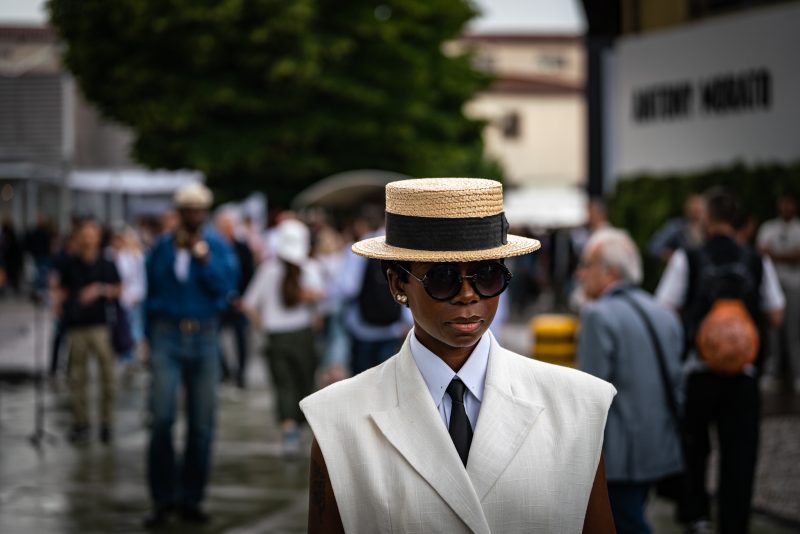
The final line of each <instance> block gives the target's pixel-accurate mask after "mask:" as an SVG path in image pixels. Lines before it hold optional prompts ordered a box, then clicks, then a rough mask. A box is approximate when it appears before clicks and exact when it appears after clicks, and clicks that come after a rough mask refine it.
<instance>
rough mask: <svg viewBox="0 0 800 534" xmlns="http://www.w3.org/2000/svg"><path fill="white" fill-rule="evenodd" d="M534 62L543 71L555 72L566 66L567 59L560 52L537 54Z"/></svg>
mask: <svg viewBox="0 0 800 534" xmlns="http://www.w3.org/2000/svg"><path fill="white" fill-rule="evenodd" d="M536 63H537V65H538V67H539V68H540V69H541V70H543V71H546V72H556V71H560V70H563V69H564V67H566V65H567V60H566V59H565V58H564V56H562V55H561V54H539V55H538V56H537V58H536Z"/></svg>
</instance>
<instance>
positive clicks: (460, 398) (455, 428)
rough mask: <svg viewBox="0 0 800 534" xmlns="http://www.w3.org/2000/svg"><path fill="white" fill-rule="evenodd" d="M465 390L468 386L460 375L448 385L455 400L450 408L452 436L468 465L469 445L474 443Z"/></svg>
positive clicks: (448, 389)
mask: <svg viewBox="0 0 800 534" xmlns="http://www.w3.org/2000/svg"><path fill="white" fill-rule="evenodd" d="M465 391H467V386H465V385H464V382H462V381H461V380H460V379H459V378H458V377H456V378H454V379H453V380H452V381H451V382H450V385H449V386H447V394H448V395H450V398H451V399H452V400H453V408H452V410H450V428H449V430H450V438H451V439H452V440H453V444H454V445H455V446H456V450H457V451H458V455H459V456H460V457H461V462H462V463H463V464H464V467H466V465H467V457H468V456H469V446H470V444H471V443H472V426H470V424H469V418H468V417H467V410H466V409H464V392H465Z"/></svg>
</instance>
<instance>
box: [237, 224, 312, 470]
mask: <svg viewBox="0 0 800 534" xmlns="http://www.w3.org/2000/svg"><path fill="white" fill-rule="evenodd" d="M275 232H276V238H277V239H276V241H277V246H276V256H277V257H275V258H271V259H269V260H267V261H266V262H265V263H263V264H262V265H261V266H260V267H259V269H258V271H257V272H256V275H255V278H254V279H253V281H252V282H251V283H250V286H249V287H248V289H247V292H246V293H245V296H244V306H245V308H246V309H248V310H249V311H251V312H254V313H255V315H257V317H258V321H255V324H259V325H261V329H262V330H263V331H264V333H265V334H266V338H267V339H266V353H265V354H266V359H267V364H268V366H269V369H270V373H271V375H272V380H273V383H274V387H275V391H276V395H277V405H278V418H279V420H280V422H281V430H282V431H283V447H284V452H285V453H286V454H294V453H296V452H297V451H298V447H299V432H298V424H299V423H301V422H303V421H304V420H305V419H304V417H303V414H302V412H301V411H300V409H299V407H298V402H299V401H300V399H302V398H303V397H305V396H306V395H308V394H310V393H311V392H312V391H313V390H314V373H315V371H316V367H317V354H316V347H315V344H314V339H315V338H314V334H313V331H312V326H313V323H314V319H315V314H316V310H315V303H316V302H318V301H319V300H321V299H322V298H323V297H324V293H323V287H324V284H323V278H322V275H321V273H320V270H319V268H318V265H317V264H316V262H315V261H314V260H312V259H311V258H309V256H308V255H309V247H310V239H309V231H308V228H307V227H306V225H305V224H303V223H302V222H300V221H298V220H287V221H284V222H282V223H280V225H278V227H277V228H276V229H275Z"/></svg>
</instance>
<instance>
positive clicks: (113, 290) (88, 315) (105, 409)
mask: <svg viewBox="0 0 800 534" xmlns="http://www.w3.org/2000/svg"><path fill="white" fill-rule="evenodd" d="M77 232H78V252H77V253H76V254H75V255H74V256H73V257H71V258H69V259H68V260H67V261H66V262H64V265H63V266H62V269H61V272H60V273H59V287H58V301H59V302H60V306H61V310H60V312H61V313H62V316H63V319H64V321H65V324H66V328H67V338H68V341H69V346H70V354H69V356H70V372H69V375H70V389H71V393H72V411H73V416H74V421H73V425H72V429H71V431H70V435H69V438H70V441H72V442H73V443H76V444H83V443H85V442H86V441H87V440H88V437H89V408H88V400H87V396H88V387H89V369H88V364H89V357H90V355H94V356H95V357H96V358H97V362H98V367H99V369H100V391H101V395H100V439H101V441H102V442H103V443H106V444H108V443H110V441H111V438H112V432H113V420H114V389H115V388H114V351H113V349H112V347H111V338H110V331H109V324H108V315H107V310H108V306H109V304H110V303H111V301H112V299H116V298H118V297H119V294H120V278H119V273H118V272H117V269H116V267H115V266H114V263H113V262H112V261H109V260H108V259H106V258H104V257H103V256H102V253H101V249H100V239H101V232H100V227H99V226H98V225H97V223H95V222H94V221H85V222H83V223H82V224H81V225H80V227H79V228H78V230H77Z"/></svg>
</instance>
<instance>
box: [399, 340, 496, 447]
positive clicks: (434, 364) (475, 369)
mask: <svg viewBox="0 0 800 534" xmlns="http://www.w3.org/2000/svg"><path fill="white" fill-rule="evenodd" d="M490 345H491V339H490V336H488V335H487V334H484V335H483V337H481V340H480V341H479V342H478V344H477V345H475V349H474V350H473V351H472V354H470V356H469V358H467V361H466V362H464V365H463V366H462V367H461V369H459V370H458V373H456V372H454V371H453V370H452V369H451V368H450V367H449V366H448V365H447V364H446V363H444V360H442V359H441V358H439V357H438V356H437V355H435V354H434V353H433V352H431V351H430V350H428V349H427V348H426V347H425V346H424V345H423V344H422V343H420V341H419V340H418V339H417V336H416V334H414V335H412V336H411V341H410V348H411V356H412V357H413V358H414V361H415V362H416V364H417V368H418V369H419V372H420V373H421V374H422V378H423V379H424V380H425V384H427V386H428V391H430V393H431V397H433V403H434V404H435V405H436V409H437V410H438V411H439V415H440V416H441V418H442V422H443V423H444V426H445V428H449V427H450V412H451V410H452V407H453V401H452V399H450V395H448V394H447V386H449V385H450V382H451V381H452V380H453V378H455V377H456V376H457V377H458V378H460V379H461V381H462V382H463V383H464V385H465V386H467V391H466V392H465V393H464V408H465V410H466V411H467V417H468V418H469V423H470V425H471V426H472V430H473V432H474V431H475V425H476V424H477V423H478V413H479V412H480V410H481V402H482V401H483V387H484V382H485V381H486V367H487V366H488V364H489V347H490Z"/></svg>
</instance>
